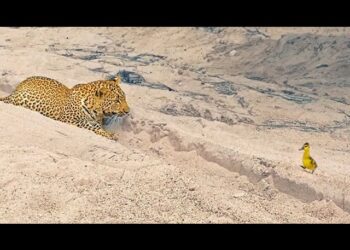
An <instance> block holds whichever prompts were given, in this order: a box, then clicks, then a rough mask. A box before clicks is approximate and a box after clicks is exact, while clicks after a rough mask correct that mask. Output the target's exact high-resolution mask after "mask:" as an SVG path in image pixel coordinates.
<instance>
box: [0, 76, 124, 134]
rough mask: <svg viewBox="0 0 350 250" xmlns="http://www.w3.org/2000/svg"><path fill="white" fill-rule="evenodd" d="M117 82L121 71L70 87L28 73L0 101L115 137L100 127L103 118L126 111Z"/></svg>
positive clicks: (119, 79)
mask: <svg viewBox="0 0 350 250" xmlns="http://www.w3.org/2000/svg"><path fill="white" fill-rule="evenodd" d="M120 85H121V77H120V75H117V76H116V77H114V78H112V79H109V80H97V81H92V82H88V83H80V84H77V85H75V86H73V87H72V88H69V87H67V86H65V85H64V84H63V83H61V82H59V81H57V80H55V79H52V78H49V77H45V76H31V77H28V78H26V79H25V80H23V81H22V82H20V83H19V84H18V85H17V86H16V88H15V90H14V91H13V92H12V93H11V94H10V95H9V96H7V97H2V98H0V101H2V102H4V103H8V104H13V105H16V106H21V107H24V108H27V109H30V110H32V111H36V112H39V113H40V114H42V115H44V116H46V117H49V118H51V119H54V120H56V121H60V122H64V123H68V124H73V125H75V126H77V127H80V128H84V129H88V130H91V131H93V132H94V133H95V134H97V135H100V136H103V137H106V138H108V139H111V140H118V134H117V133H112V132H108V131H106V130H105V129H104V128H103V118H104V117H111V116H118V117H124V116H126V115H128V114H129V112H130V108H129V105H128V102H127V100H126V95H125V92H124V91H123V90H122V88H121V86H120Z"/></svg>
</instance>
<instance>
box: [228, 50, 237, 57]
mask: <svg viewBox="0 0 350 250" xmlns="http://www.w3.org/2000/svg"><path fill="white" fill-rule="evenodd" d="M236 53H237V50H235V49H234V50H232V51H231V52H230V53H229V54H230V56H234V55H235V54H236Z"/></svg>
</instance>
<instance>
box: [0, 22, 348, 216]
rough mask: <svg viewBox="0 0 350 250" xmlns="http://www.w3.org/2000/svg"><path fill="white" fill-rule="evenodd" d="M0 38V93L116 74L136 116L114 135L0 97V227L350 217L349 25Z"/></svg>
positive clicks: (19, 32)
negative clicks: (38, 78) (34, 81)
mask: <svg viewBox="0 0 350 250" xmlns="http://www.w3.org/2000/svg"><path fill="white" fill-rule="evenodd" d="M0 31H1V32H0V33H1V34H2V35H1V38H2V42H3V43H2V44H1V46H0V47H1V51H2V56H1V57H0V62H1V65H2V68H1V69H0V71H1V72H0V73H1V80H0V94H1V96H3V95H7V94H8V93H10V92H11V91H12V90H13V89H14V88H15V87H16V85H17V84H18V83H19V82H20V81H22V80H24V79H25V78H27V77H28V76H31V75H43V76H47V77H51V78H54V79H57V80H58V81H60V82H62V83H64V84H65V85H67V86H69V87H72V86H74V85H75V84H79V83H85V82H89V81H95V80H98V79H106V78H107V79H108V78H111V77H114V76H115V75H116V74H120V75H121V77H122V88H123V90H124V91H125V93H126V98H127V101H128V103H129V106H130V108H131V112H130V114H129V115H128V116H126V117H124V118H119V117H109V118H106V119H104V126H105V128H106V129H107V130H109V131H111V132H118V133H119V141H118V142H115V141H110V140H107V139H105V138H103V137H100V136H97V135H95V134H94V133H92V132H90V131H87V130H83V129H79V128H77V127H75V126H71V125H68V124H64V123H60V122H57V121H54V120H51V119H49V118H47V117H44V116H42V115H40V114H39V113H35V112H32V111H30V110H27V109H23V108H21V107H16V106H12V105H9V104H4V103H2V102H0V117H1V119H0V163H1V164H0V170H1V173H2V175H1V176H0V187H1V192H0V222H4V223H14V222H30V223H43V222H49V223H50V222H51V223H52V222H54V223H55V222H57V223H62V222H65V223H104V222H106V223H349V222H350V216H349V211H350V199H349V197H350V189H349V188H347V187H349V186H350V178H349V176H350V170H349V162H350V158H349V156H350V144H349V141H350V129H349V128H350V110H349V104H350V99H349V97H350V94H349V91H350V87H349V69H348V61H349V59H350V58H349V55H350V53H349V47H350V46H349V37H350V29H349V28H324V29H323V28H254V27H252V28H223V27H206V28H112V27H110V28H18V29H13V28H0ZM66 37H69V39H66ZM19 62H20V63H19ZM305 142H309V143H310V145H311V155H312V156H313V157H314V158H315V160H316V161H317V163H318V164H319V167H318V169H317V170H316V171H315V173H314V174H309V173H307V172H305V171H303V169H301V168H300V167H299V165H300V164H301V152H300V151H298V148H300V147H301V145H303V144H304V143H305Z"/></svg>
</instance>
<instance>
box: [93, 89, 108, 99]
mask: <svg viewBox="0 0 350 250" xmlns="http://www.w3.org/2000/svg"><path fill="white" fill-rule="evenodd" d="M107 91H108V89H107V88H106V87H101V88H99V89H97V90H96V92H95V96H96V97H99V98H103V97H104V96H105V95H106V93H107Z"/></svg>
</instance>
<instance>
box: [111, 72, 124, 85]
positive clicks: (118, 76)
mask: <svg viewBox="0 0 350 250" xmlns="http://www.w3.org/2000/svg"><path fill="white" fill-rule="evenodd" d="M113 80H114V81H115V82H116V84H118V85H120V83H121V81H122V79H121V77H120V75H119V74H117V75H116V76H115V77H114V79H113Z"/></svg>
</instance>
